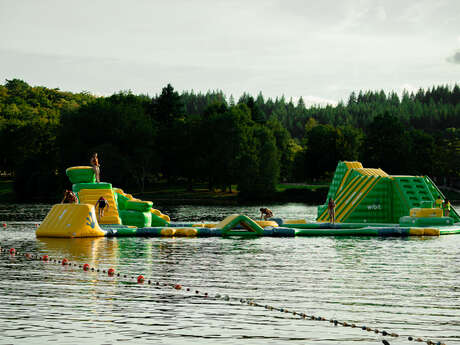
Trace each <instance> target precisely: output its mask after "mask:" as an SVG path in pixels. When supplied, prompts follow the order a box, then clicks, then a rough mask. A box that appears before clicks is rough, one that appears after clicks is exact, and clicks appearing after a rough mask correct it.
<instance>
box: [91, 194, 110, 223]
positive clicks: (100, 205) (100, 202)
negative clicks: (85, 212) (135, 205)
mask: <svg viewBox="0 0 460 345" xmlns="http://www.w3.org/2000/svg"><path fill="white" fill-rule="evenodd" d="M105 207H107V210H108V209H109V207H110V205H109V202H108V201H107V200H106V199H105V198H104V197H103V196H101V197H100V198H99V200H98V201H97V202H96V205H94V208H99V212H98V220H101V219H102V217H104V209H105Z"/></svg>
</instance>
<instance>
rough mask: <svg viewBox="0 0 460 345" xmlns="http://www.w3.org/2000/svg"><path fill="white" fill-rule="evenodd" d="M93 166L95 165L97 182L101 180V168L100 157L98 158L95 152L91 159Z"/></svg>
mask: <svg viewBox="0 0 460 345" xmlns="http://www.w3.org/2000/svg"><path fill="white" fill-rule="evenodd" d="M90 163H91V166H92V167H93V170H94V173H95V174H96V182H98V183H99V182H101V179H100V175H101V168H100V165H99V159H97V153H93V155H92V156H91V160H90Z"/></svg>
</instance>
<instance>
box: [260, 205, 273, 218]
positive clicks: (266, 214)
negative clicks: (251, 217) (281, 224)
mask: <svg viewBox="0 0 460 345" xmlns="http://www.w3.org/2000/svg"><path fill="white" fill-rule="evenodd" d="M271 217H273V212H272V211H271V210H270V209H269V208H266V207H262V208H261V209H260V220H262V218H263V219H264V220H267V219H268V218H271Z"/></svg>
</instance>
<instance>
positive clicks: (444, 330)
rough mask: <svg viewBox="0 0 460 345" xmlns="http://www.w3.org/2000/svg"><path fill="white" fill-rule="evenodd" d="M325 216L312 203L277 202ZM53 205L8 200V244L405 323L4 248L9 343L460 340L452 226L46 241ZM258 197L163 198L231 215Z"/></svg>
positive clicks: (185, 217)
mask: <svg viewBox="0 0 460 345" xmlns="http://www.w3.org/2000/svg"><path fill="white" fill-rule="evenodd" d="M264 206H268V207H270V208H271V209H272V210H273V211H274V213H275V216H277V217H282V218H302V217H306V218H308V219H311V220H314V218H315V215H316V208H315V207H312V206H307V205H303V204H286V205H264ZM50 207H51V205H0V223H1V224H3V223H7V227H6V228H3V227H2V228H0V246H2V247H5V248H10V247H14V248H16V249H17V250H19V251H21V252H30V253H33V254H41V255H43V254H48V255H49V256H50V257H51V258H56V259H62V258H64V257H65V258H67V259H69V260H70V261H71V262H72V263H78V264H81V265H82V264H84V263H88V264H90V265H91V266H93V267H97V268H100V269H101V270H102V269H105V270H107V269H108V268H110V267H113V268H114V269H115V270H116V272H121V273H122V274H126V275H128V277H131V276H134V277H136V276H137V275H139V274H143V275H144V276H145V277H146V279H152V280H153V281H160V282H162V283H179V284H181V285H182V286H183V287H184V288H185V287H190V288H191V289H192V290H199V291H202V292H208V293H209V295H210V296H211V297H212V296H215V295H216V294H217V293H218V294H221V295H229V296H230V297H236V298H245V299H247V298H251V299H254V300H255V301H257V302H258V303H261V304H264V305H265V304H268V305H272V306H275V307H283V308H287V309H288V310H292V311H298V312H305V313H307V314H308V315H315V316H322V317H325V318H328V319H329V318H334V319H337V320H339V321H346V322H348V323H356V324H357V325H360V326H361V325H365V326H368V327H372V328H377V329H379V330H386V331H388V332H390V333H392V332H394V333H397V334H399V335H400V337H399V338H389V337H385V338H383V337H382V336H381V334H375V333H374V332H366V331H363V330H361V329H359V328H350V327H343V326H334V325H333V324H331V323H329V322H325V321H312V320H303V319H300V318H299V317H297V316H294V315H292V314H286V313H281V312H279V311H270V310H266V309H264V308H260V307H253V306H248V305H247V304H241V303H239V302H238V301H237V300H230V301H225V300H223V299H215V298H207V299H206V298H203V297H196V296H194V294H193V293H190V292H186V291H185V290H180V291H176V290H174V289H172V288H170V287H159V288H157V287H155V286H151V285H148V284H147V283H144V284H142V285H140V284H136V283H135V282H134V280H133V279H121V278H109V277H107V276H106V275H104V274H102V273H97V272H83V271H82V269H80V268H77V267H73V266H72V267H68V266H67V267H63V266H61V265H58V264H55V263H44V262H40V261H33V260H32V261H28V260H26V259H25V258H24V257H23V256H20V255H18V256H16V257H10V256H9V255H7V254H1V255H0V281H1V283H0V305H1V307H0V343H1V344H44V343H54V344H115V343H117V344H125V343H130V344H147V343H151V344H244V345H248V344H249V345H250V344H257V345H259V344H260V345H261V344H335V345H338V344H360V345H362V344H382V339H387V340H388V341H389V342H390V344H412V343H414V342H413V341H412V342H410V341H408V339H407V337H408V336H412V337H414V338H416V337H422V338H423V339H431V340H433V341H435V342H437V341H441V342H444V343H446V344H460V286H459V281H460V236H459V235H451V236H441V237H438V238H405V239H401V238H372V237H361V238H359V237H347V238H334V237H323V238H308V237H303V238H302V237H300V238H258V239H237V238H234V239H222V238H196V239H193V238H118V239H117V238H110V239H107V238H97V239H73V240H68V239H36V238H35V229H36V224H37V223H39V222H40V221H41V220H42V219H43V218H44V216H45V215H46V214H47V212H48V210H49V209H50ZM257 210H258V207H257V206H251V207H249V206H248V207H210V206H205V207H204V206H203V207H200V206H180V207H171V206H169V207H168V208H162V211H163V212H164V213H167V214H169V215H170V216H171V218H172V219H173V220H176V221H191V220H196V221H198V220H199V221H217V220H221V219H222V218H223V217H225V216H227V215H229V214H232V213H245V214H247V215H250V216H253V217H255V216H257V215H258V211H257Z"/></svg>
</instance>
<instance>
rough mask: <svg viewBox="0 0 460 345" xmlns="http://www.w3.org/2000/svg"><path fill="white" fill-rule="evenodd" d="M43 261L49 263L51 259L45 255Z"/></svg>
mask: <svg viewBox="0 0 460 345" xmlns="http://www.w3.org/2000/svg"><path fill="white" fill-rule="evenodd" d="M42 259H43V261H48V260H49V259H50V258H49V256H48V255H43V257H42Z"/></svg>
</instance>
